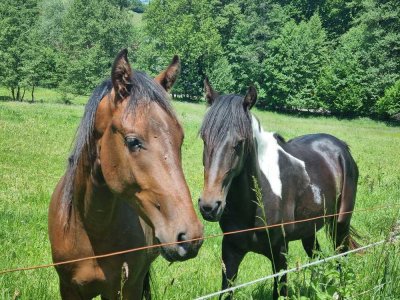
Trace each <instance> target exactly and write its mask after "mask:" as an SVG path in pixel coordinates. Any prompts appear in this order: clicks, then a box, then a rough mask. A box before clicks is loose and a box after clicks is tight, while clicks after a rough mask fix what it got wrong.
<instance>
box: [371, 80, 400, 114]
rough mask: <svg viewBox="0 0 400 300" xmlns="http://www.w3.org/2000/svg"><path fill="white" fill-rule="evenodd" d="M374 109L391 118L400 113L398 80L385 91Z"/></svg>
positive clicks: (399, 81)
mask: <svg viewBox="0 0 400 300" xmlns="http://www.w3.org/2000/svg"><path fill="white" fill-rule="evenodd" d="M376 107H377V108H376V110H377V111H378V113H380V114H384V115H389V116H391V115H395V114H399V113H400V80H397V81H396V83H395V84H394V85H393V86H391V87H390V88H388V89H386V90H385V94H384V95H383V97H381V98H380V99H379V100H378V102H377V103H376Z"/></svg>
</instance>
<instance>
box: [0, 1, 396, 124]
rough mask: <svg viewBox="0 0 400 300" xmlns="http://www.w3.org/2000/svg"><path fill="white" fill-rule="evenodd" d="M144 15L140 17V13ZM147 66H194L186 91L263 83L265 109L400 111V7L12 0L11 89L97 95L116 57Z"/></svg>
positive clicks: (1, 22) (2, 57)
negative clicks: (177, 61)
mask: <svg viewBox="0 0 400 300" xmlns="http://www.w3.org/2000/svg"><path fill="white" fill-rule="evenodd" d="M142 12H144V13H143V14H141V15H140V16H143V18H140V19H138V18H137V17H138V15H137V13H142ZM123 47H127V48H129V50H130V56H131V57H130V58H131V60H132V61H133V65H134V66H135V68H136V69H141V70H145V71H147V72H149V73H150V74H157V73H158V72H159V71H160V70H162V69H163V68H164V67H165V65H167V64H168V62H169V60H170V59H171V57H172V56H173V55H174V54H178V55H180V57H181V60H182V72H181V76H180V79H179V81H178V83H177V85H176V87H175V88H174V92H175V93H176V94H179V95H182V96H183V97H186V98H190V99H193V100H195V99H199V98H201V96H202V93H203V87H202V86H203V84H202V81H203V79H204V77H205V76H208V77H209V79H210V81H211V82H212V84H213V85H214V87H215V89H216V90H218V91H220V92H223V93H242V94H243V93H244V92H245V91H246V89H247V87H248V85H250V84H254V85H256V87H257V90H258V94H259V99H260V100H259V101H258V104H257V105H258V106H259V107H260V108H265V109H273V110H310V111H321V112H330V113H332V114H336V115H344V116H382V117H388V116H392V115H396V114H398V113H399V112H400V72H399V70H400V5H399V3H398V1H397V0H336V1H328V0H314V1H310V0H309V1H306V0H292V1H289V0H252V1H245V0H210V1H206V0H152V1H150V3H149V4H146V5H144V4H142V3H141V2H140V1H138V0H3V1H2V2H1V3H0V85H2V86H6V87H7V88H8V89H9V90H10V94H11V95H12V97H13V98H14V99H16V100H21V98H23V94H24V91H26V90H28V91H30V92H31V95H32V96H31V97H32V99H33V97H34V88H35V87H37V86H43V87H49V88H58V89H60V90H62V91H68V92H73V93H77V94H78V93H79V94H82V93H85V94H87V93H90V92H91V90H92V89H93V88H94V87H95V86H96V85H97V84H98V83H99V82H100V81H101V80H102V79H104V78H106V77H107V76H108V75H109V70H110V67H111V63H112V60H113V58H114V56H115V54H116V53H117V52H118V51H119V50H120V49H121V48H123Z"/></svg>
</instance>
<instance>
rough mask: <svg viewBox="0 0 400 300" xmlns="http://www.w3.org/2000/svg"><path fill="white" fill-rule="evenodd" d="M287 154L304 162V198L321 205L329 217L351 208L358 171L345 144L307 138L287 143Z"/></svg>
mask: <svg viewBox="0 0 400 300" xmlns="http://www.w3.org/2000/svg"><path fill="white" fill-rule="evenodd" d="M287 151H288V152H290V153H291V154H292V155H294V156H296V157H297V158H299V159H301V160H303V161H304V163H305V167H306V170H307V172H308V174H309V176H310V189H309V194H310V195H311V196H305V197H304V198H310V199H312V200H314V202H315V203H317V204H320V205H321V204H323V205H324V210H325V211H326V212H328V213H337V212H344V211H350V210H352V209H353V208H354V204H355V195H356V190H357V181H358V168H357V164H356V163H355V161H354V159H353V157H352V155H351V153H350V148H349V146H348V145H347V144H346V143H345V142H344V141H342V140H340V139H338V138H336V137H334V136H332V135H329V134H309V135H304V136H300V137H297V138H294V139H293V140H290V141H289V142H288V143H287ZM322 202H323V203H322ZM308 205H310V203H308ZM349 217H350V216H349ZM343 218H345V217H344V216H340V217H339V219H343Z"/></svg>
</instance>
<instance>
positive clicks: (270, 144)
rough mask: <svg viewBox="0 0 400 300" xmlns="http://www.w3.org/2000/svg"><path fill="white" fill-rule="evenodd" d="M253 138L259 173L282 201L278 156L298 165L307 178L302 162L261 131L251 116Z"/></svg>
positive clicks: (273, 138)
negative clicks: (261, 173)
mask: <svg viewBox="0 0 400 300" xmlns="http://www.w3.org/2000/svg"><path fill="white" fill-rule="evenodd" d="M251 117H252V127H253V137H254V139H256V141H257V154H258V163H259V165H260V169H261V171H262V172H263V173H264V175H265V177H266V178H267V180H268V182H269V184H270V186H271V189H272V192H273V193H274V194H275V195H277V196H279V197H280V198H281V199H282V181H281V177H280V169H279V155H286V156H287V157H288V158H289V159H290V161H291V162H292V163H293V164H297V165H298V164H300V165H301V168H302V170H303V172H304V174H305V176H307V178H309V177H308V174H307V171H306V169H305V163H304V161H302V160H300V159H298V158H296V157H294V156H292V155H291V154H289V153H287V152H286V151H285V150H284V149H283V148H282V147H281V146H279V144H278V141H277V140H276V139H275V137H274V135H273V133H272V132H266V131H264V130H263V129H262V127H261V125H260V124H259V122H258V121H257V119H256V118H255V117H254V116H253V115H252V116H251Z"/></svg>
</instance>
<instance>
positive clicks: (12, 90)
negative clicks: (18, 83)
mask: <svg viewBox="0 0 400 300" xmlns="http://www.w3.org/2000/svg"><path fill="white" fill-rule="evenodd" d="M11 95H12V99H13V101H15V89H14V88H13V87H12V88H11Z"/></svg>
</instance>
